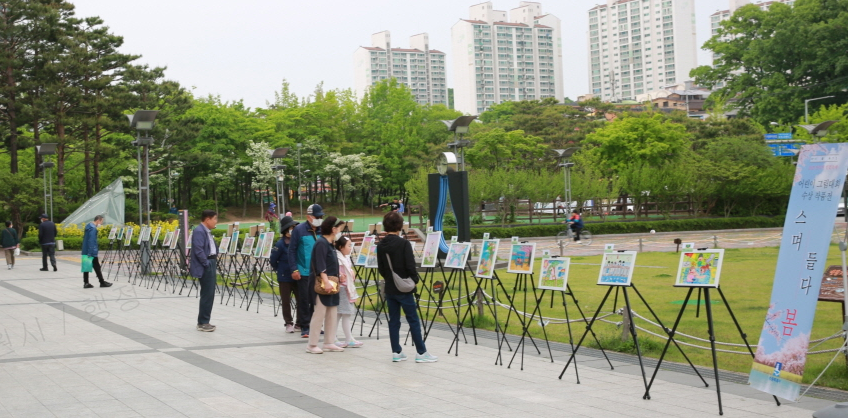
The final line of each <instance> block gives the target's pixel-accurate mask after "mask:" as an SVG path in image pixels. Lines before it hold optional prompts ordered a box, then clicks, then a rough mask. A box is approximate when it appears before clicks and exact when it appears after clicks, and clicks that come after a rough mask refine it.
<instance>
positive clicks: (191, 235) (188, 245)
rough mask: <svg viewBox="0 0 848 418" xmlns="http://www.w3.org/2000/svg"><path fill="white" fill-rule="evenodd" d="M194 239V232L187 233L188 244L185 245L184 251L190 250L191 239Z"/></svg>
mask: <svg viewBox="0 0 848 418" xmlns="http://www.w3.org/2000/svg"><path fill="white" fill-rule="evenodd" d="M193 237H194V231H188V244H186V249H187V250H190V249H191V239H192V238H193Z"/></svg>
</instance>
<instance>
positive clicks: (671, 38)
mask: <svg viewBox="0 0 848 418" xmlns="http://www.w3.org/2000/svg"><path fill="white" fill-rule="evenodd" d="M588 15H589V16H588V17H589V37H588V41H589V45H588V49H589V91H590V92H591V95H592V96H593V97H598V98H600V99H601V100H602V101H609V102H617V101H621V100H632V99H634V98H636V97H637V95H642V94H645V93H647V92H650V91H653V90H657V89H661V88H663V87H665V86H668V85H674V84H679V83H682V82H683V81H684V80H686V79H688V77H689V72H690V71H691V70H692V69H693V68H695V67H696V66H697V42H696V39H695V2H694V0H607V3H606V4H601V5H598V6H595V7H593V8H591V9H589V12H588Z"/></svg>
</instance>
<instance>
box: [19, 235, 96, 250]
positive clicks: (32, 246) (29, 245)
mask: <svg viewBox="0 0 848 418" xmlns="http://www.w3.org/2000/svg"><path fill="white" fill-rule="evenodd" d="M57 239H60V240H62V243H63V244H64V246H65V249H66V250H70V251H79V250H82V237H65V238H57ZM97 245H98V246H100V249H101V250H102V249H104V248H109V240H108V239H106V238H99V239H98V240H97ZM21 248H22V249H23V250H25V251H32V250H40V249H41V246H40V245H39V244H38V237H26V238H24V239H22V240H21Z"/></svg>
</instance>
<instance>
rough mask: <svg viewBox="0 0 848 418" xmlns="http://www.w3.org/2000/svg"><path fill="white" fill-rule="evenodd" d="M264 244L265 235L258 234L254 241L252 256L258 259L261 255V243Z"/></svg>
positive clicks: (262, 233)
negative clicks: (254, 246)
mask: <svg viewBox="0 0 848 418" xmlns="http://www.w3.org/2000/svg"><path fill="white" fill-rule="evenodd" d="M263 242H265V233H264V232H260V233H259V237H258V238H257V239H256V248H255V249H254V250H253V256H254V257H257V258H258V257H259V256H260V255H262V243H263Z"/></svg>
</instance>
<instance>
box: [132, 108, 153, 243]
mask: <svg viewBox="0 0 848 418" xmlns="http://www.w3.org/2000/svg"><path fill="white" fill-rule="evenodd" d="M158 113H159V111H158V110H137V111H136V112H135V114H134V115H126V116H127V119H129V122H130V127H131V128H135V132H136V139H135V141H132V145H134V146H136V147H138V162H139V172H138V184H139V187H138V206H139V212H138V224H139V226H140V225H144V224H145V223H144V216H143V215H144V214H145V213H146V214H147V225H150V170H149V166H150V145H152V144H153V138H151V137H150V136H148V135H149V134H150V131H151V130H152V129H153V127H154V126H156V123H155V122H154V120H155V119H156V115H157V114H158ZM142 131H144V135H145V136H143V137H142V136H141V135H142ZM142 154H144V159H143V160H142V158H141V155H142Z"/></svg>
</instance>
